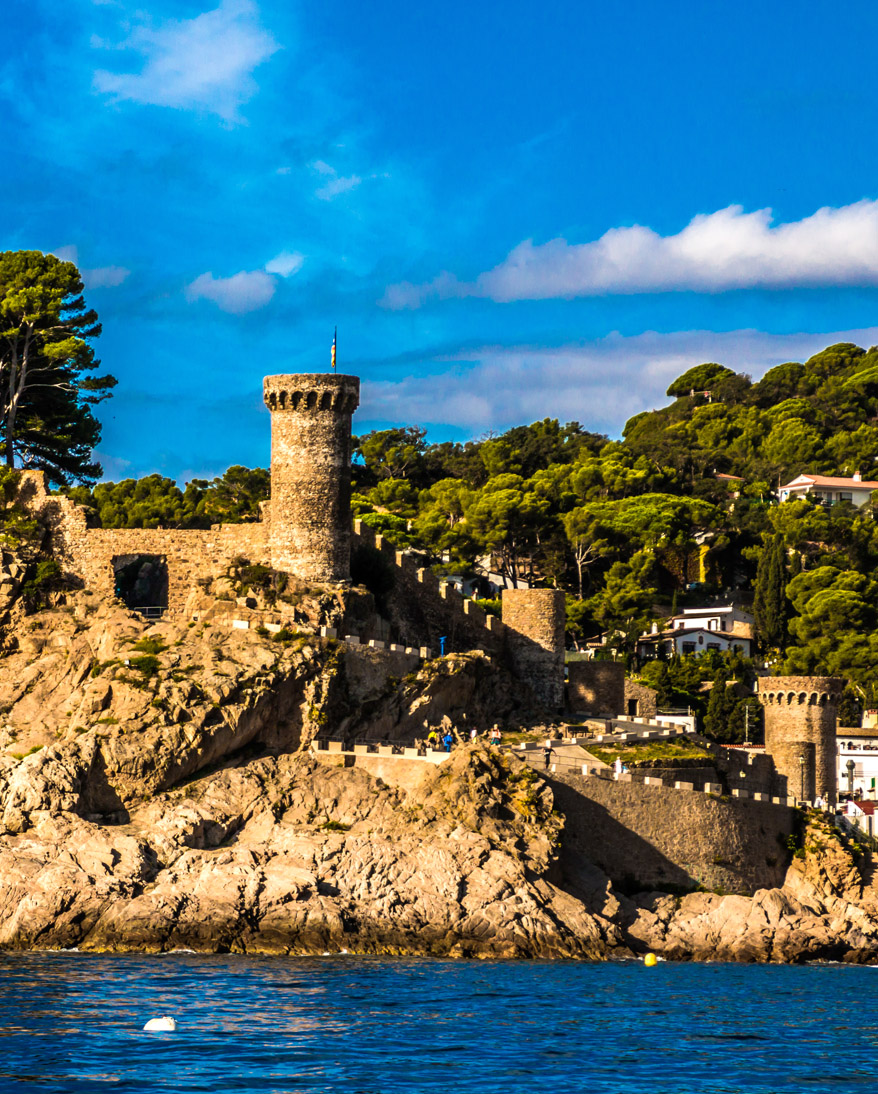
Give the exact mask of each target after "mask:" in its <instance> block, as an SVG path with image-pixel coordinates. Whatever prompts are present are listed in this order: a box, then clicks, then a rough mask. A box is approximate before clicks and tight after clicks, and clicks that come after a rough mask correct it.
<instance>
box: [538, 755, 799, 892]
mask: <svg viewBox="0 0 878 1094" xmlns="http://www.w3.org/2000/svg"><path fill="white" fill-rule="evenodd" d="M548 781H549V783H550V785H551V786H552V790H553V792H554V794H555V802H556V806H557V808H558V809H559V810H560V811H561V812H562V813H563V814H564V817H565V824H564V836H563V845H562V846H563V849H564V851H565V852H566V853H567V854H573V855H577V854H579V855H582V856H583V857H584V858H586V859H588V860H589V861H591V862H593V863H594V864H595V865H596V866H598V867H600V869H601V870H603V871H604V872H605V873H607V874H608V875H609V876H610V877H611V878H612V880H613V881H614V882H617V883H620V884H622V885H623V886H625V887H628V886H630V887H632V888H639V889H665V888H670V889H671V890H674V889H692V888H694V887H695V886H697V885H703V886H704V887H705V888H706V889H719V890H723V891H725V892H733V893H746V894H752V893H754V892H755V891H756V890H757V889H762V888H772V887H774V886H777V885H781V884H782V883H783V879H784V873H785V869H786V865H787V861H788V856H789V852H788V850H787V842H786V841H787V837H788V836H789V835H790V834H791V833H792V832H793V830H794V825H795V823H796V813H795V810H792V809H788V808H786V807H785V806H780V805H772V804H770V803H768V802H761V801H752V800H744V801H739V800H736V799H731V800H722V799H720V798H715V797H711V796H710V795H708V794H703V793H697V792H692V791H686V790H675V789H672V788H670V787H662V786H642V785H638V784H637V783H634V782H614V781H612V780H608V779H599V778H583V777H581V776H578V775H563V774H553V775H551V776H549V777H548ZM563 861H564V860H563V856H562V863H563Z"/></svg>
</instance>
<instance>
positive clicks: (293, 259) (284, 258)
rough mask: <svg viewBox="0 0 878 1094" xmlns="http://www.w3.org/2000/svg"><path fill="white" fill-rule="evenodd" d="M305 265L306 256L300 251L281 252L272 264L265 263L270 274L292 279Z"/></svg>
mask: <svg viewBox="0 0 878 1094" xmlns="http://www.w3.org/2000/svg"><path fill="white" fill-rule="evenodd" d="M304 263H305V256H304V255H302V254H299V252H298V251H281V253H280V254H279V255H275V256H274V258H273V259H272V260H271V261H270V262H266V263H265V268H266V270H267V271H268V272H269V273H272V274H277V275H278V276H279V277H292V275H293V274H295V273H298V272H299V270H301V268H302V266H303V265H304Z"/></svg>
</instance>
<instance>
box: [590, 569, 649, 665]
mask: <svg viewBox="0 0 878 1094" xmlns="http://www.w3.org/2000/svg"><path fill="white" fill-rule="evenodd" d="M652 569H653V563H652V559H651V558H650V556H649V555H647V554H645V553H643V552H638V553H636V554H634V555H632V557H631V559H630V561H628V562H614V563H613V565H612V566H611V567H610V571H609V573H608V574H607V580H606V582H605V584H604V587H603V589H602V590H601V591H600V592H599V593H596V594H595V595H594V596H593V597H590V598H589V600H588V601H586V606H587V608H588V610H589V611H590V612H591V614H592V616H593V617H594V619H595V620H596V621H597V622H598V623H599V624H600V625H601V626H602V627H603V628H604V630H606V631H608V632H609V635H610V638H609V643H610V645H612V646H614V647H615V648H617V649H622V650H624V651H625V654H626V657H627V659H628V660H629V662H630V660H631V659H632V657H633V655H634V648H635V646H636V644H637V639H638V637H639V636H640V635H641V634H642V633H643V632H644V630H646V628H647V627H648V626H649V623H650V620H651V619H652V604H653V601H654V599H655V595H656V590H655V589H654V588H653V587H652V585H650V584H649V581H650V579H651V576H652Z"/></svg>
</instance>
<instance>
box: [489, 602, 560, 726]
mask: <svg viewBox="0 0 878 1094" xmlns="http://www.w3.org/2000/svg"><path fill="white" fill-rule="evenodd" d="M502 615H503V622H504V623H505V624H506V627H507V631H506V637H507V642H508V645H509V653H510V656H511V658H512V665H513V668H514V669H515V672H516V674H517V675H518V677H519V679H521V680H522V681H524V683H525V684H527V685H528V686H529V687H530V688H531V690H532V691H533V693H534V694H535V695H536V696H537V697H538V698H539V699H540V701H541V702H542V703H543V704H544V705H545V706H547V707H550V708H551V709H552V710H558V709H559V708H560V707H562V706H563V705H564V625H565V621H566V620H565V612H564V593H563V592H561V590H560V589H504V590H503V602H502Z"/></svg>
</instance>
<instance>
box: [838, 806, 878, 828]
mask: <svg viewBox="0 0 878 1094" xmlns="http://www.w3.org/2000/svg"><path fill="white" fill-rule="evenodd" d="M876 807H878V802H874V801H849V802H844V804H843V806H842V813H843V814H844V815H845V816H846V817H847V819H848V820H849V821H850V823H851V824H852V825H854V826H855V827H856V828H859V829H860V831H861V832H865V833H866V835H867V836H873V837H874V836H878V814H876V812H875V810H876Z"/></svg>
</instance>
